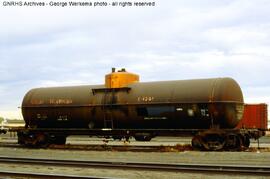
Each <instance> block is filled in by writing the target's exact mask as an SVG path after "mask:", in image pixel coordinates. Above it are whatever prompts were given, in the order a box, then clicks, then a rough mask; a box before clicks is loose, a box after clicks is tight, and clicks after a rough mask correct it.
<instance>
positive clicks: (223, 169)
mask: <svg viewBox="0 0 270 179" xmlns="http://www.w3.org/2000/svg"><path fill="white" fill-rule="evenodd" d="M0 163H16V164H29V165H49V166H52V165H54V166H66V167H81V168H83V167H84V168H109V169H130V170H158V171H174V172H175V171H178V172H179V171H182V172H204V173H219V174H220V173H221V174H225V173H226V174H249V175H256V176H258V175H259V176H270V166H250V165H221V164H184V163H178V164H164V163H139V162H138V163H135V162H133V163H132V162H109V161H78V160H53V159H33V158H12V157H4V156H2V157H0Z"/></svg>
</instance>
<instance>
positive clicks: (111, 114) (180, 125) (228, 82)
mask: <svg viewBox="0 0 270 179" xmlns="http://www.w3.org/2000/svg"><path fill="white" fill-rule="evenodd" d="M22 113H23V117H24V120H25V122H26V124H27V125H28V126H30V127H51V128H60V127H61V128H114V129H117V128H118V129H123V128H125V129H134V128H136V129H163V128H164V129H202V128H204V129H206V128H209V127H210V126H212V125H216V126H219V127H220V128H233V127H235V126H236V125H237V123H238V122H239V120H240V119H241V117H242V114H243V95H242V92H241V89H240V87H239V85H238V84H237V83H236V82H235V81H234V80H233V79H231V78H213V79H197V80H178V81H163V82H143V83H142V82H138V83H132V84H129V85H127V86H126V87H122V88H106V87H105V86H104V85H96V86H90V85H89V86H72V87H51V88H36V89H32V90H30V91H29V92H28V93H27V94H26V95H25V97H24V99H23V103H22Z"/></svg>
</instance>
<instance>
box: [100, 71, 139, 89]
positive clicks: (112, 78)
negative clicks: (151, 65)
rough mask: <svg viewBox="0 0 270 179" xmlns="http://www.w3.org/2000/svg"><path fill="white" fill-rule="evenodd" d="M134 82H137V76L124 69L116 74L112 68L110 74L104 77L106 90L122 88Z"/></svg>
mask: <svg viewBox="0 0 270 179" xmlns="http://www.w3.org/2000/svg"><path fill="white" fill-rule="evenodd" d="M135 82H139V75H136V74H133V73H129V72H127V71H126V70H125V69H124V68H122V69H121V70H118V71H117V72H116V71H115V68H112V73H110V74H107V75H106V76H105V86H106V88H122V87H126V86H127V85H129V84H131V83H135Z"/></svg>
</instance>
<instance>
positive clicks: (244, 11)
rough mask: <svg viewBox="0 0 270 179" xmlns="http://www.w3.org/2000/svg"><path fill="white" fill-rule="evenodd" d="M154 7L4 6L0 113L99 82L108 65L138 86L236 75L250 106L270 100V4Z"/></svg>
mask: <svg viewBox="0 0 270 179" xmlns="http://www.w3.org/2000/svg"><path fill="white" fill-rule="evenodd" d="M45 1H46V0H45ZM155 2H156V6H155V7H125V8H122V7H114V8H112V7H100V8H91V7H82V8H78V7H77V8H71V7H65V8H62V7H45V8H44V7H3V5H2V1H1V5H0V24H1V28H0V62H1V63H0V84H1V85H0V98H1V100H0V116H5V117H17V116H19V113H20V111H19V110H18V109H17V107H18V106H20V105H21V101H22V98H23V96H24V94H25V93H26V92H27V91H28V90H29V89H31V88H34V87H41V86H42V87H46V86H61V85H80V84H101V83H103V82H104V75H105V74H106V73H109V72H110V70H111V67H117V68H122V67H125V68H126V69H127V70H128V71H131V72H134V73H137V74H140V76H141V81H160V80H175V79H193V78H209V77H232V78H234V79H235V80H236V81H237V82H238V83H239V84H240V86H241V88H242V90H243V93H244V98H245V101H246V102H249V103H257V102H265V103H269V102H270V83H269V82H270V80H269V78H268V74H269V69H270V41H269V39H270V11H269V9H270V1H269V0H256V1H255V0H220V1H217V0H201V1H198V0H185V1H184V0H156V1H155Z"/></svg>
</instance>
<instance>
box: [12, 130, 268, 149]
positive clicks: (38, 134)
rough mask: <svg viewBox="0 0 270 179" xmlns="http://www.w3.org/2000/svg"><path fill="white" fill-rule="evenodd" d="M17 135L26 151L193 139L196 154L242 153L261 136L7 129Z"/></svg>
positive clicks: (212, 132)
mask: <svg viewBox="0 0 270 179" xmlns="http://www.w3.org/2000/svg"><path fill="white" fill-rule="evenodd" d="M9 131H10V132H17V135H18V143H19V144H21V145H25V146H29V147H47V146H48V145H50V144H65V142H66V138H67V137H68V136H70V135H88V136H99V137H106V138H113V139H125V140H129V139H130V138H131V137H134V138H135V139H136V140H139V141H150V140H151V139H152V138H153V137H156V136H175V137H193V138H192V141H191V144H192V147H193V148H194V149H197V150H208V151H217V150H245V149H247V148H248V147H249V144H250V139H256V140H257V139H259V138H260V137H262V136H264V135H265V132H264V131H261V130H258V129H214V128H213V129H109V128H108V129H106V128H105V129H46V128H36V129H25V128H17V129H10V130H9Z"/></svg>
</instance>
